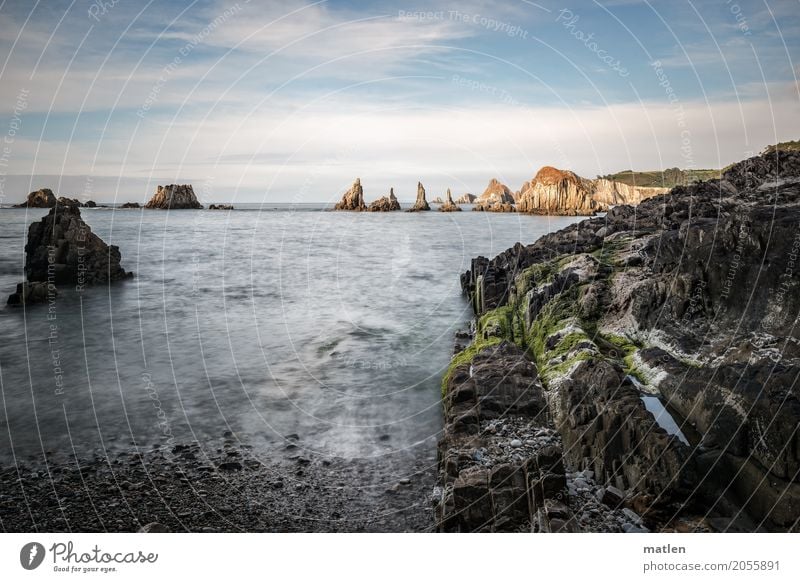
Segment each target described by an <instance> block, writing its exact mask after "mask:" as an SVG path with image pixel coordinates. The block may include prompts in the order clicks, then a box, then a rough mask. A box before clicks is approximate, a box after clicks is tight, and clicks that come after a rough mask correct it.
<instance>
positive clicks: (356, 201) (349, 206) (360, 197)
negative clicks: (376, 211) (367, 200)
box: [333, 178, 367, 211]
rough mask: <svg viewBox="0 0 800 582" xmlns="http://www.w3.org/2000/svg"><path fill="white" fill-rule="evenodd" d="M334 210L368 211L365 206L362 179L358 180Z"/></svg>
mask: <svg viewBox="0 0 800 582" xmlns="http://www.w3.org/2000/svg"><path fill="white" fill-rule="evenodd" d="M333 209H334V210H357V211H361V210H366V209H367V205H366V204H364V189H363V188H362V187H361V178H356V181H355V182H353V185H352V186H351V187H350V189H349V190H348V191H347V192H345V193H344V196H342V200H341V202H339V203H337V204H336V206H334V208H333Z"/></svg>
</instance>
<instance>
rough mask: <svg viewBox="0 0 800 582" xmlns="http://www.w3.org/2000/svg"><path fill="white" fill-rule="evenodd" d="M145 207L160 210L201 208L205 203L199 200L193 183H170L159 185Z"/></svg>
mask: <svg viewBox="0 0 800 582" xmlns="http://www.w3.org/2000/svg"><path fill="white" fill-rule="evenodd" d="M144 207H145V208H157V209H160V210H184V209H200V208H203V205H202V204H200V202H198V201H197V196H195V195H194V189H193V188H192V185H191V184H180V185H179V184H169V185H168V186H159V187H158V190H156V193H155V194H154V195H153V197H152V198H151V199H150V201H149V202H148V203H147V204H145V205H144Z"/></svg>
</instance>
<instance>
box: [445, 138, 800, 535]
mask: <svg viewBox="0 0 800 582" xmlns="http://www.w3.org/2000/svg"><path fill="white" fill-rule="evenodd" d="M555 172H558V174H556V173H551V172H550V171H549V170H548V172H545V174H546V175H545V176H541V177H540V178H542V179H541V180H540V181H539V183H540V184H543V185H547V184H548V183H549V184H550V185H551V186H553V192H557V193H559V194H558V195H559V197H560V198H557V200H560V201H561V202H559V204H558V208H561V209H563V208H565V207H566V206H565V205H566V204H567V203H569V204H573V203H575V204H576V205H577V206H578V207H581V204H584V206H582V208H584V209H587V210H591V209H593V208H597V206H586V205H585V204H586V203H587V202H586V200H587V199H586V198H585V197H583V195H582V194H580V193H581V192H582V191H583V189H585V188H586V187H585V185H584V184H582V183H581V182H580V180H581V179H580V178H578V177H577V176H574V175H568V174H566V173H563V172H560V171H555ZM565 174H566V175H565ZM579 195H580V196H579ZM576 196H577V198H576ZM547 200H551V199H550V198H547ZM581 200H582V201H583V202H579V201H581ZM591 202H594V203H595V204H600V203H599V202H597V201H593V200H590V201H589V202H588V203H591ZM524 203H525V198H524V197H523V199H522V200H521V201H520V206H521V207H524ZM520 209H522V208H520ZM798 223H800V152H791V151H783V150H778V151H773V152H770V153H767V154H764V155H762V156H758V157H755V158H751V159H749V160H745V161H743V162H740V163H738V164H734V165H733V166H731V167H730V168H729V169H728V170H726V171H725V172H724V174H723V177H722V179H721V180H710V181H707V182H700V183H696V184H692V185H690V186H678V187H675V188H673V189H672V190H670V191H669V192H668V193H667V194H664V195H661V196H656V197H653V198H648V199H645V200H644V201H642V202H641V204H640V205H639V206H638V207H637V208H635V209H634V208H633V207H631V206H627V205H623V206H615V207H614V208H612V209H610V210H609V211H608V214H607V215H606V216H604V217H602V218H592V219H588V220H584V221H582V222H579V223H576V224H573V225H571V226H569V227H567V228H565V229H563V230H561V231H558V232H556V233H552V234H549V235H546V236H544V237H542V238H540V239H539V240H538V241H536V242H535V243H534V244H532V245H528V246H523V245H521V244H518V245H516V246H515V247H513V248H511V249H508V250H507V251H505V252H504V253H501V254H500V255H498V256H497V257H496V258H494V259H492V260H488V259H485V258H483V257H479V258H477V259H473V262H472V267H471V269H470V271H468V272H466V273H464V275H463V276H462V287H463V289H464V292H465V293H466V294H467V295H468V296H469V298H470V300H471V302H472V305H473V309H474V310H475V313H476V316H477V318H478V320H477V322H478V325H477V332H478V333H477V335H476V339H475V340H474V342H473V345H471V346H469V347H467V348H466V350H465V351H464V352H462V353H461V354H459V355H458V356H456V358H455V359H454V362H464V361H465V359H466V358H467V357H468V356H470V355H471V354H473V353H475V352H476V350H477V349H478V348H480V346H481V345H485V343H486V342H489V341H497V340H501V341H503V340H504V341H509V342H513V343H514V344H516V345H517V346H518V347H519V348H520V349H521V350H523V352H522V353H524V354H531V355H532V357H533V360H534V361H532V362H531V365H535V367H536V369H537V372H538V378H539V379H540V382H541V385H542V390H543V393H544V394H545V396H546V401H547V403H548V414H549V415H550V416H551V418H552V419H553V421H554V423H555V426H556V428H557V429H558V431H559V433H560V436H561V439H562V441H563V446H564V460H565V462H566V463H568V464H571V465H572V466H574V467H576V468H579V469H590V470H591V472H592V474H593V475H594V476H595V477H594V478H595V479H596V481H597V483H598V484H599V485H600V486H602V487H604V488H605V491H604V492H603V493H598V495H599V497H600V499H601V500H603V501H604V504H606V505H605V506H606V507H609V506H614V505H616V504H617V503H619V502H620V500H621V499H622V498H624V503H625V504H626V505H630V509H633V510H635V512H636V514H638V515H639V516H641V518H642V520H643V522H644V523H645V525H646V526H647V527H648V528H650V529H654V528H655V529H662V530H663V529H670V528H673V527H676V526H674V524H673V521H674V520H677V521H679V522H681V523H684V524H686V523H693V522H696V523H699V522H703V521H706V518H708V517H710V518H713V519H723V518H724V519H728V518H732V517H738V516H739V511H740V510H741V515H742V516H745V518H746V516H750V517H751V518H752V524H754V525H753V527H754V528H756V527H759V526H761V527H763V528H765V529H768V530H775V531H786V530H793V529H796V528H797V524H798V519H799V518H800V447H798V446H797V443H798V440H797V439H798V433H797V426H798V425H800V394H799V393H798V388H797V384H796V382H795V379H796V378H797V377H798V375H800V343H798V342H797V341H796V340H795V339H794V337H795V334H796V331H795V328H794V326H795V321H796V318H797V315H798V313H800V294H797V293H792V292H790V289H791V284H788V285H787V281H790V280H794V279H796V277H797V275H796V269H795V268H794V266H793V265H794V263H793V259H792V257H793V256H796V254H797V253H796V250H797V244H798V243H797V225H798ZM492 338H496V339H494V340H493V339H492ZM481 342H483V344H482V343H481ZM479 353H482V352H479ZM473 361H474V360H473ZM497 361H498V362H499V361H500V360H497ZM473 365H474V364H473ZM460 369H461V370H462V372H461V376H460V377H461V378H462V381H465V380H464V379H466V378H469V375H471V374H473V371H468V370H466V369H465V368H463V367H462V368H460ZM631 371H632V372H631ZM630 373H633V374H635V376H636V378H637V380H636V381H634V380H632V379H631V378H630V377H629V375H628V374H630ZM454 374H455V373H453V375H451V378H453V377H454ZM452 382H455V380H452ZM452 382H449V383H448V384H447V393H448V394H449V393H450V391H451V390H453V391H454V392H453V397H454V398H455V395H456V394H458V393H460V389H458V388H457V387H456V386H454V385H453V384H452ZM639 382H641V383H642V384H643V386H642V387H641V388H640V386H639ZM502 385H504V384H503V383H501V382H499V381H498V382H497V384H496V387H497V386H502ZM640 390H644V391H646V393H647V394H648V395H651V396H652V395H655V396H656V397H658V398H660V399H661V400H662V401H663V402H664V403H666V404H667V405H668V409H667V408H665V409H664V410H665V412H664V414H669V415H671V416H672V420H673V421H674V422H675V424H677V425H678V427H679V428H680V429H681V431H682V432H683V433H684V434H685V436H686V440H688V442H689V444H688V445H687V444H685V441H682V440H681V439H680V438H679V437H678V436H676V435H674V434H671V433H668V432H667V431H666V430H665V429H664V428H662V426H661V424H660V423H659V422H658V421H657V419H656V418H655V417H654V416H653V414H652V413H650V412H649V411H648V409H647V407H646V406H645V404H644V402H643V399H642V392H640ZM445 405H446V406H447V402H445ZM612 487H614V488H616V489H612ZM574 489H575V491H576V492H577V491H578V490H580V489H583V486H582V485H581V484H580V482H577V481H576V483H575V486H574ZM608 492H611V493H612V494H613V495H609V494H608ZM624 519H626V520H627V521H626V523H628V524H630V525H629V526H627V529H631V527H636V528H639V527H640V525H641V524H640V523H638V522H634V521H632V519H631V518H630V516H627V517H625V518H624ZM676 523H677V522H676ZM680 527H684V526H680ZM631 531H633V530H631Z"/></svg>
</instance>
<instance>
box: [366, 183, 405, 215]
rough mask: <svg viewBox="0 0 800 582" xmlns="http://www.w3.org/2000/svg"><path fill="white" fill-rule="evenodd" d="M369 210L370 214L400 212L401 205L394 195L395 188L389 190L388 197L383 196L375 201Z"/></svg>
mask: <svg viewBox="0 0 800 582" xmlns="http://www.w3.org/2000/svg"><path fill="white" fill-rule="evenodd" d="M367 210H369V211H370V212H393V211H395V210H400V203H399V202H398V201H397V197H396V196H395V195H394V188H389V195H388V196H382V197H380V198H378V199H377V200H375V201H373V202H372V203H371V204H370V205H369V208H367Z"/></svg>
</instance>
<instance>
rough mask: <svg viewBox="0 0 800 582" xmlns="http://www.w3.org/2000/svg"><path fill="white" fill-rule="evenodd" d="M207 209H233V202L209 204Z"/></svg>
mask: <svg viewBox="0 0 800 582" xmlns="http://www.w3.org/2000/svg"><path fill="white" fill-rule="evenodd" d="M208 209H209V210H233V204H210V205H209V207H208Z"/></svg>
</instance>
